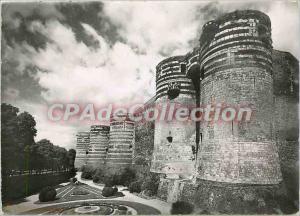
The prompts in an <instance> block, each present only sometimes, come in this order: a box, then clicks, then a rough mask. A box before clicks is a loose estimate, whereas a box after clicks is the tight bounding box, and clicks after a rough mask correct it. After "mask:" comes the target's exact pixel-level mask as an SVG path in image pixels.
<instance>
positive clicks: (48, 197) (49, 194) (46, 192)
mask: <svg viewBox="0 0 300 216" xmlns="http://www.w3.org/2000/svg"><path fill="white" fill-rule="evenodd" d="M55 197H56V190H55V189H54V188H53V187H49V186H48V187H45V188H43V189H42V190H41V192H40V194H39V200H40V202H48V201H53V200H55Z"/></svg>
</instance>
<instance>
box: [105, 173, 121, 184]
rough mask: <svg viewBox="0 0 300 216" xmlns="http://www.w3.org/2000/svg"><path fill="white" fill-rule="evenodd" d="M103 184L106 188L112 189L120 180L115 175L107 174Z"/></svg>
mask: <svg viewBox="0 0 300 216" xmlns="http://www.w3.org/2000/svg"><path fill="white" fill-rule="evenodd" d="M103 183H104V184H105V186H106V187H112V186H115V185H117V184H118V180H117V177H116V175H113V174H107V175H105V176H104V178H103Z"/></svg>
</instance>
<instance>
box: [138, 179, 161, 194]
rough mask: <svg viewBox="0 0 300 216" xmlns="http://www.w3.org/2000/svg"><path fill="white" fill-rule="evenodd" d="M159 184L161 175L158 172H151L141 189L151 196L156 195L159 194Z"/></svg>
mask: <svg viewBox="0 0 300 216" xmlns="http://www.w3.org/2000/svg"><path fill="white" fill-rule="evenodd" d="M158 186H159V175H157V174H156V173H150V174H149V176H147V177H146V178H145V180H144V182H143V184H142V187H141V189H142V190H143V191H147V192H148V195H149V196H154V195H156V194H157V190H158Z"/></svg>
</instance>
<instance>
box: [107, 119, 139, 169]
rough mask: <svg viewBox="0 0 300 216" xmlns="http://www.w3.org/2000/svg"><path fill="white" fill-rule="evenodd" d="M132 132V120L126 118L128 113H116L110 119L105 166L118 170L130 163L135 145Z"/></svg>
mask: <svg viewBox="0 0 300 216" xmlns="http://www.w3.org/2000/svg"><path fill="white" fill-rule="evenodd" d="M134 132H135V131H134V122H133V121H132V120H130V119H129V118H128V115H118V116H117V117H115V118H112V119H111V122H110V133H109V147H108V152H107V158H106V166H107V167H111V168H112V169H116V170H120V169H122V168H125V167H128V166H131V165H132V157H133V149H134V147H135V146H134V145H135V142H134V137H135V134H134Z"/></svg>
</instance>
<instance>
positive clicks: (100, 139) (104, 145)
mask: <svg viewBox="0 0 300 216" xmlns="http://www.w3.org/2000/svg"><path fill="white" fill-rule="evenodd" d="M108 142H109V126H105V125H92V126H91V131H90V147H89V152H88V153H89V154H88V164H90V165H92V166H93V167H95V168H96V167H98V166H99V165H100V166H101V165H103V164H104V163H105V159H106V152H107V149H108Z"/></svg>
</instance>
